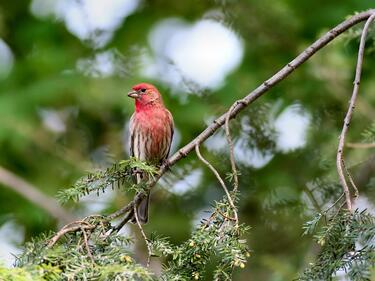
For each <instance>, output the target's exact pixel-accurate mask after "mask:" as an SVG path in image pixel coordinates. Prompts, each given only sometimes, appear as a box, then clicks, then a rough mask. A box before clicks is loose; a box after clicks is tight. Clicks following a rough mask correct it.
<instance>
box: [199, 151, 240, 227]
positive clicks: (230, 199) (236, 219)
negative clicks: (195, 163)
mask: <svg viewBox="0 0 375 281" xmlns="http://www.w3.org/2000/svg"><path fill="white" fill-rule="evenodd" d="M195 152H196V153H197V156H198V158H199V160H201V161H202V162H203V163H204V164H205V165H206V166H207V167H208V168H209V169H210V170H211V171H212V172H213V173H214V175H215V176H216V178H217V180H218V181H219V182H220V184H221V186H222V187H223V189H224V192H225V194H226V195H227V198H228V202H229V205H230V206H231V207H232V210H233V214H234V219H235V221H236V224H238V215H237V208H236V206H235V205H234V203H233V200H232V197H231V196H230V193H229V191H228V188H227V186H226V185H225V183H224V181H223V179H222V178H221V176H220V174H219V172H218V171H217V170H216V169H215V168H214V167H213V166H212V165H211V164H210V162H208V161H207V160H206V159H204V158H203V156H202V154H201V152H200V151H199V145H198V144H197V145H196V146H195Z"/></svg>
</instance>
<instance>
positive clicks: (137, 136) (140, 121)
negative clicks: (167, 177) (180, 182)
mask: <svg viewBox="0 0 375 281" xmlns="http://www.w3.org/2000/svg"><path fill="white" fill-rule="evenodd" d="M128 97H130V98H133V99H134V100H135V111H134V113H133V115H132V116H131V118H130V122H129V148H130V156H131V157H135V158H136V159H138V160H140V161H145V162H146V163H147V164H150V165H154V166H156V167H160V165H162V164H164V162H165V161H166V159H167V158H168V155H169V152H170V149H171V143H172V139H173V132H174V123H173V116H172V114H171V113H170V112H169V110H168V109H167V108H166V107H165V106H164V103H163V99H162V96H161V94H160V92H159V91H158V89H157V88H156V87H155V86H154V85H152V84H149V83H139V84H137V85H135V86H133V87H132V91H130V92H129V93H128ZM135 180H136V183H137V184H139V183H140V182H142V181H146V180H147V178H146V176H145V175H144V174H142V173H139V172H138V173H136V175H135ZM149 203H150V191H148V192H147V194H146V197H145V198H143V199H142V201H141V202H140V203H139V204H138V206H136V211H137V217H138V221H139V222H140V223H141V224H145V223H147V221H148V208H149ZM130 220H131V221H132V222H133V223H137V221H136V218H135V215H134V213H133V214H132V217H131V219H130Z"/></svg>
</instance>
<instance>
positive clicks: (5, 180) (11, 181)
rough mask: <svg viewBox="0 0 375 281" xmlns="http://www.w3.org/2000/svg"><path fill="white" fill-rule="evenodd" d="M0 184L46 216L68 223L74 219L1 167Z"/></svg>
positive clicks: (32, 186)
mask: <svg viewBox="0 0 375 281" xmlns="http://www.w3.org/2000/svg"><path fill="white" fill-rule="evenodd" d="M0 183H2V184H3V185H4V186H7V187H8V188H10V189H12V190H13V191H15V192H17V193H18V194H19V195H21V196H22V197H24V198H26V199H27V200H29V201H30V202H33V203H34V204H35V205H37V206H39V207H40V208H42V209H43V210H45V211H46V212H47V213H48V214H50V215H51V216H53V217H54V218H56V219H58V220H60V221H62V222H69V221H72V220H73V219H74V217H73V215H72V214H70V213H69V212H68V211H66V210H65V209H64V208H62V207H61V206H60V205H59V204H58V203H57V201H56V200H55V199H53V198H51V197H49V196H47V195H45V194H44V193H42V192H40V191H39V189H38V188H37V187H36V186H34V185H32V184H30V183H28V182H27V181H25V180H24V179H22V178H21V177H19V176H17V175H16V174H14V173H13V172H11V171H9V170H7V169H5V168H4V167H1V166H0Z"/></svg>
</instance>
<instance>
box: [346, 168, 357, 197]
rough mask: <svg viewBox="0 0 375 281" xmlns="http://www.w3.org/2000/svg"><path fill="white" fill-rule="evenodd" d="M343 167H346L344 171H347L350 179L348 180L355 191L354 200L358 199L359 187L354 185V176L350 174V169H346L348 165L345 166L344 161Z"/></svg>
mask: <svg viewBox="0 0 375 281" xmlns="http://www.w3.org/2000/svg"><path fill="white" fill-rule="evenodd" d="M342 166H343V167H344V170H345V172H346V175H347V177H348V179H349V182H350V184H351V185H352V187H353V189H354V198H358V196H359V191H358V187H357V185H356V184H355V183H354V180H353V177H352V175H351V174H350V172H349V170H348V168H347V167H346V164H345V162H344V161H342Z"/></svg>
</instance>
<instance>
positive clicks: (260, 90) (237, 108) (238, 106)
mask: <svg viewBox="0 0 375 281" xmlns="http://www.w3.org/2000/svg"><path fill="white" fill-rule="evenodd" d="M374 13H375V9H371V10H368V11H365V12H362V13H358V14H356V15H354V16H352V17H351V18H349V19H347V20H345V21H343V22H342V23H340V24H339V25H337V26H336V27H335V28H333V29H331V30H330V31H328V32H327V33H326V34H325V35H323V36H322V37H321V38H319V39H318V40H316V41H315V42H314V43H313V44H311V45H310V46H309V47H308V48H307V49H305V50H304V51H303V52H302V53H301V54H299V55H298V56H297V57H296V58H295V59H293V60H292V61H291V62H289V63H288V64H287V65H285V66H284V67H283V68H282V69H280V70H279V71H278V72H277V73H276V74H274V75H273V76H272V77H271V78H269V79H268V80H266V81H265V82H263V83H262V84H261V85H260V86H258V87H257V88H256V89H255V90H253V91H252V92H250V93H249V94H248V95H247V96H246V97H244V98H243V99H240V100H237V101H236V102H235V103H234V104H233V105H232V106H231V110H230V114H228V112H225V113H224V114H223V115H221V116H220V117H219V118H217V119H215V120H214V121H213V122H212V124H211V125H209V126H208V127H207V128H206V129H205V130H203V131H202V132H201V133H200V134H199V135H198V136H197V137H196V138H195V139H193V140H192V141H191V142H189V143H188V144H187V145H185V146H184V147H182V148H181V149H179V150H178V151H177V152H176V153H175V154H173V155H172V156H171V157H170V158H169V159H168V161H167V162H166V164H164V165H162V166H161V167H160V169H159V171H158V174H157V175H156V176H155V178H154V180H153V181H151V182H150V184H149V186H148V189H152V188H153V187H154V186H155V184H156V183H157V181H158V180H159V179H160V177H161V176H162V175H163V174H164V173H165V172H166V171H167V170H168V167H170V166H173V165H174V164H175V163H176V162H178V161H179V160H180V159H181V158H183V157H186V156H187V154H189V153H190V152H191V151H193V150H194V149H195V147H196V145H200V144H201V143H203V142H204V141H205V140H206V139H208V138H209V137H210V136H212V135H213V134H214V133H215V132H216V131H217V130H218V129H219V128H220V127H222V126H223V125H224V123H225V120H226V118H227V116H229V119H233V118H235V117H236V116H237V115H238V114H239V113H240V112H241V111H242V110H243V109H244V108H246V107H247V106H249V105H250V104H251V103H253V102H254V101H255V100H257V99H258V98H259V97H261V96H262V95H264V94H265V93H266V92H268V91H269V90H270V89H271V88H272V87H273V86H275V85H277V84H278V83H279V82H281V81H282V80H284V79H285V78H286V77H288V76H289V75H290V74H291V73H292V72H293V71H294V70H296V69H297V68H298V67H299V66H300V65H302V64H303V63H304V62H306V61H307V60H308V59H309V58H310V57H312V56H313V55H314V54H315V53H316V52H317V51H319V50H320V49H321V48H323V47H324V46H326V45H327V44H328V43H329V42H331V41H332V40H333V39H335V38H336V37H337V36H339V35H340V34H342V33H343V32H345V31H346V30H348V29H349V28H351V27H352V26H354V25H356V24H358V23H360V22H362V21H365V20H367V19H368V18H369V17H370V16H371V15H373V14H374ZM143 197H145V194H144V193H139V194H137V195H136V196H135V197H134V199H133V200H132V201H131V202H129V203H128V204H127V205H126V206H124V207H123V208H121V209H120V210H118V211H116V212H114V213H112V214H110V215H108V216H107V219H108V220H112V219H114V218H117V217H119V216H122V215H124V214H125V213H127V212H129V211H130V210H132V209H133V206H134V205H135V204H138V203H139V202H140V201H141V200H142V199H143Z"/></svg>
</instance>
